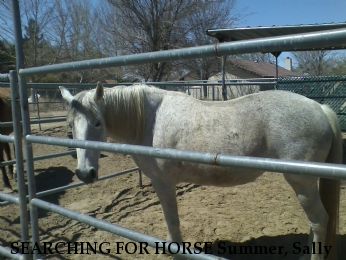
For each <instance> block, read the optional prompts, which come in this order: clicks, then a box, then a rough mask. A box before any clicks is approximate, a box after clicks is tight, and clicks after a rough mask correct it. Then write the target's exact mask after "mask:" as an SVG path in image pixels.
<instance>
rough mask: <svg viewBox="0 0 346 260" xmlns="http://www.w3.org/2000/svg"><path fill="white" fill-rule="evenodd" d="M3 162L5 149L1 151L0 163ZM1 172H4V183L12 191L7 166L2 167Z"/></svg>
mask: <svg viewBox="0 0 346 260" xmlns="http://www.w3.org/2000/svg"><path fill="white" fill-rule="evenodd" d="M1 148H2V147H1ZM3 161H4V154H3V149H0V162H3ZM1 171H2V181H3V183H4V186H5V188H8V189H11V190H12V186H11V183H10V180H9V179H8V177H7V173H6V169H5V166H2V167H1Z"/></svg>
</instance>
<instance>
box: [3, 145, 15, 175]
mask: <svg viewBox="0 0 346 260" xmlns="http://www.w3.org/2000/svg"><path fill="white" fill-rule="evenodd" d="M4 151H5V153H6V156H7V160H8V161H11V160H12V156H11V148H10V144H9V143H6V144H5V145H4ZM8 169H9V172H10V176H11V178H14V179H15V176H14V172H13V164H10V165H9V166H8Z"/></svg>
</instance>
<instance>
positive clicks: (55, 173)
mask: <svg viewBox="0 0 346 260" xmlns="http://www.w3.org/2000/svg"><path fill="white" fill-rule="evenodd" d="M35 172H36V176H35V179H36V190H37V192H40V191H45V190H50V189H54V188H57V187H61V186H65V185H68V184H71V183H72V178H73V175H74V173H73V172H72V171H70V170H69V169H68V168H66V167H49V168H47V169H35ZM64 193H65V191H60V192H57V193H54V194H51V195H47V196H44V197H40V198H41V199H43V200H45V201H48V202H51V203H54V204H59V198H60V197H61V196H62V195H63V194H64ZM45 215H46V214H45V211H44V210H39V217H43V216H45Z"/></svg>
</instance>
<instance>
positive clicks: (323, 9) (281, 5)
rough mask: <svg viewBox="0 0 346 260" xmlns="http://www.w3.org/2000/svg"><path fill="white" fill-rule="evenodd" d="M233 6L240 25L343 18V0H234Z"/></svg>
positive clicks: (323, 21) (291, 23) (285, 23)
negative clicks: (239, 16) (239, 17)
mask: <svg viewBox="0 0 346 260" xmlns="http://www.w3.org/2000/svg"><path fill="white" fill-rule="evenodd" d="M235 10H236V11H237V12H238V13H240V14H241V15H244V14H245V17H243V18H242V19H241V20H240V21H239V25H240V26H272V25H298V24H314V23H335V22H346V15H345V11H346V0H237V1H236V5H235ZM246 14H247V15H246Z"/></svg>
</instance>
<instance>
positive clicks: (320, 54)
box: [293, 51, 331, 76]
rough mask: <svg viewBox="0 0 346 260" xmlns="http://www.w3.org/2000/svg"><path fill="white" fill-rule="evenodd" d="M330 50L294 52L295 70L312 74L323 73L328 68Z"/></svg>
mask: <svg viewBox="0 0 346 260" xmlns="http://www.w3.org/2000/svg"><path fill="white" fill-rule="evenodd" d="M330 53H331V52H330V51H302V52H294V53H293V55H294V57H295V58H296V60H297V63H298V67H297V70H298V71H300V72H302V73H306V74H309V75H312V76H319V75H324V74H326V72H327V71H328V70H329V68H330V62H329V55H330Z"/></svg>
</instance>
